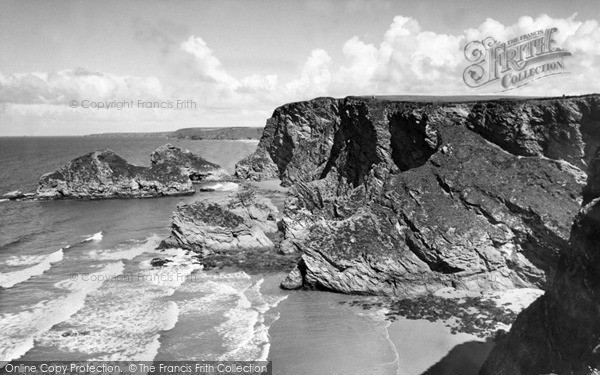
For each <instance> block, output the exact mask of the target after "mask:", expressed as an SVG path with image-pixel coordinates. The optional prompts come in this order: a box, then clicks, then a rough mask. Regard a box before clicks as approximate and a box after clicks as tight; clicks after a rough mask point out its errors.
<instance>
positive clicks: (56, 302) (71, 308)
mask: <svg viewBox="0 0 600 375" xmlns="http://www.w3.org/2000/svg"><path fill="white" fill-rule="evenodd" d="M123 267H124V265H123V263H122V262H118V263H113V264H110V265H107V266H106V267H104V268H103V269H102V270H100V271H99V272H97V273H94V274H90V277H94V276H101V275H105V274H108V273H110V274H119V273H122V272H123ZM55 285H56V286H59V287H61V288H62V289H65V290H66V291H67V294H66V295H63V296H60V297H57V298H55V299H52V300H44V301H41V302H38V303H36V304H35V305H32V306H30V307H29V308H27V309H25V311H22V312H19V313H12V314H11V313H7V314H2V315H0V339H1V341H2V346H1V347H0V358H2V359H3V360H4V361H12V360H15V359H18V358H20V357H21V356H23V355H24V354H25V353H26V352H27V351H29V349H31V348H32V347H33V345H34V341H35V340H36V339H38V338H39V337H40V336H41V335H42V334H44V333H45V332H47V331H48V330H50V329H51V328H52V327H53V326H55V325H56V324H59V323H61V322H63V321H66V320H68V319H69V318H70V317H71V316H73V315H74V314H75V313H77V311H79V310H80V309H82V308H83V307H84V304H85V300H86V297H87V296H88V295H89V294H90V293H92V292H93V291H95V290H97V289H98V288H100V287H101V286H102V283H101V282H86V281H84V280H82V279H75V280H72V279H68V280H64V281H61V282H59V283H57V284H55Z"/></svg>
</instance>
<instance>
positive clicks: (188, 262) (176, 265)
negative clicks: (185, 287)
mask: <svg viewBox="0 0 600 375" xmlns="http://www.w3.org/2000/svg"><path fill="white" fill-rule="evenodd" d="M159 254H160V255H161V258H165V259H167V260H169V261H170V262H168V263H166V264H165V265H164V266H162V267H153V266H152V265H151V264H150V259H148V260H145V261H143V262H141V263H140V268H141V277H143V278H144V279H145V280H146V281H148V282H150V283H152V284H155V285H158V286H163V287H167V288H169V289H168V290H169V291H170V293H171V294H172V293H173V292H174V291H175V288H177V287H179V286H181V285H182V284H183V283H184V282H185V281H186V279H187V277H188V276H189V275H191V274H192V272H194V271H196V270H200V269H202V265H201V264H200V263H199V262H198V261H196V260H195V259H194V255H195V254H194V253H192V252H190V251H187V250H183V249H166V250H161V251H160V252H159Z"/></svg>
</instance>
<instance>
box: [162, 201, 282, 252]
mask: <svg viewBox="0 0 600 375" xmlns="http://www.w3.org/2000/svg"><path fill="white" fill-rule="evenodd" d="M270 218H273V219H272V220H271V219H270ZM274 220H275V219H274V216H273V213H272V211H271V208H270V207H269V206H267V205H264V204H261V203H255V204H252V205H250V204H248V205H246V206H244V205H241V204H240V203H238V202H237V201H236V200H235V199H232V200H231V201H230V202H229V204H222V205H219V204H216V203H209V202H207V201H197V202H194V203H190V204H179V205H178V206H177V211H176V212H175V213H174V214H173V217H172V221H171V235H170V236H169V237H168V238H167V239H165V240H164V241H163V244H162V247H180V248H184V249H189V250H193V251H195V252H198V253H202V254H203V255H210V254H212V253H213V252H215V251H229V250H240V249H252V248H267V247H273V246H274V245H273V242H272V241H271V240H270V239H269V238H268V237H267V236H266V235H265V230H267V231H268V230H269V229H271V225H270V224H269V223H267V222H268V221H273V225H274V226H275V228H276V224H275V223H274Z"/></svg>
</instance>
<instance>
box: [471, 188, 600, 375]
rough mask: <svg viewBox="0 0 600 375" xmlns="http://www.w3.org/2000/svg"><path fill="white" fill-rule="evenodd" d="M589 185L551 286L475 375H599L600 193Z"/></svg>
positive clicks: (514, 325) (524, 312)
mask: <svg viewBox="0 0 600 375" xmlns="http://www.w3.org/2000/svg"><path fill="white" fill-rule="evenodd" d="M597 183H598V181H597V180H591V181H590V184H589V185H596V184H597ZM589 185H588V187H589V190H590V191H595V192H596V194H595V197H593V199H592V200H591V201H590V202H589V203H588V204H586V205H584V206H583V208H582V209H581V210H580V211H579V213H578V214H577V216H576V218H575V221H574V224H573V228H572V231H571V241H570V243H571V246H570V248H569V249H566V250H565V251H563V253H562V255H561V258H560V262H559V265H558V270H557V273H556V277H555V279H554V283H553V285H552V287H551V288H550V289H549V290H548V291H547V292H546V293H545V294H544V295H543V296H542V297H540V298H539V299H538V300H537V301H535V302H534V303H533V304H532V305H530V306H529V307H528V308H527V309H525V310H524V311H523V312H522V313H521V314H520V315H519V316H518V317H517V320H516V321H515V323H514V324H513V326H512V328H511V330H510V332H509V333H508V335H507V337H504V338H502V339H500V340H498V342H497V345H496V347H495V348H494V349H493V350H492V352H491V353H490V356H489V357H488V359H487V361H486V362H485V363H484V365H483V367H482V370H481V372H480V374H482V375H503V374H506V375H509V374H510V375H525V374H550V373H553V374H597V373H598V371H600V198H598V197H599V196H600V194H598V191H599V189H598V186H589Z"/></svg>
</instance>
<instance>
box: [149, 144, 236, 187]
mask: <svg viewBox="0 0 600 375" xmlns="http://www.w3.org/2000/svg"><path fill="white" fill-rule="evenodd" d="M150 160H151V162H152V165H153V166H155V165H161V164H174V165H179V167H180V168H181V169H182V172H183V173H185V174H188V175H189V176H190V179H191V180H192V182H199V181H220V180H223V179H225V178H227V177H228V173H227V171H226V170H224V169H223V168H221V167H220V166H218V165H217V164H214V163H211V162H209V161H207V160H204V159H203V158H201V157H200V156H197V155H195V154H193V153H192V152H191V151H189V150H186V149H181V148H178V147H175V146H173V145H172V144H170V143H167V144H166V145H163V146H160V147H159V148H157V149H156V150H154V152H152V155H150Z"/></svg>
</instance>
